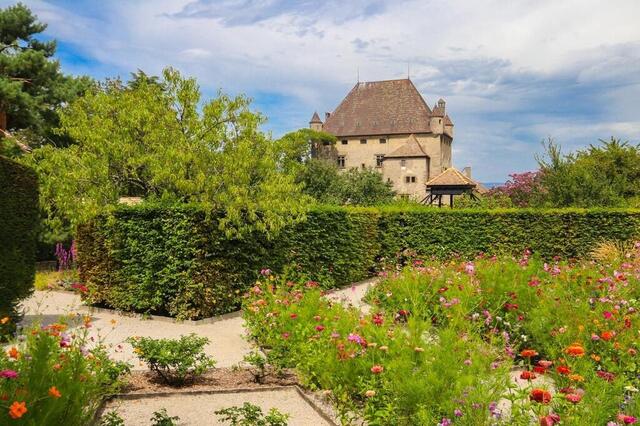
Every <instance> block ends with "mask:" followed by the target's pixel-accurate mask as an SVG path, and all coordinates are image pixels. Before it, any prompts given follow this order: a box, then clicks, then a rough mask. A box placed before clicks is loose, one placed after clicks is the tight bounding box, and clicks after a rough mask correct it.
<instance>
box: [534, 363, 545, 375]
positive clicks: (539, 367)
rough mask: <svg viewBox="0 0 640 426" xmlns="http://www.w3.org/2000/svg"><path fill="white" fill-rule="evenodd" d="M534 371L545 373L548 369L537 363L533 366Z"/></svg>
mask: <svg viewBox="0 0 640 426" xmlns="http://www.w3.org/2000/svg"><path fill="white" fill-rule="evenodd" d="M533 372H534V373H538V374H545V373H546V372H547V369H546V368H544V367H543V366H541V365H536V366H535V367H533Z"/></svg>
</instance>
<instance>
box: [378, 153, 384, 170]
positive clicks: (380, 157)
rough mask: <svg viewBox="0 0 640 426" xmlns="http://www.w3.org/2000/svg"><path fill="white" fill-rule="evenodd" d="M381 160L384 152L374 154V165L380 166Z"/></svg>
mask: <svg viewBox="0 0 640 426" xmlns="http://www.w3.org/2000/svg"><path fill="white" fill-rule="evenodd" d="M383 160H384V154H376V167H382V161H383Z"/></svg>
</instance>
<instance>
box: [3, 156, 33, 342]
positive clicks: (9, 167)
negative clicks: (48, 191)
mask: <svg viewBox="0 0 640 426" xmlns="http://www.w3.org/2000/svg"><path fill="white" fill-rule="evenodd" d="M38 218H39V211H38V179H37V177H36V174H35V172H34V171H33V170H31V169H30V168H28V167H25V166H23V165H21V164H18V163H16V162H15V161H12V160H10V159H8V158H5V157H2V156H0V318H4V317H7V316H9V317H12V318H16V317H17V316H18V315H17V311H16V305H17V303H18V302H19V301H20V300H22V299H24V298H25V297H27V296H29V294H30V292H31V291H32V289H33V281H34V277H35V265H36V263H35V262H36V238H37V226H38ZM13 323H14V322H13V321H12V322H11V324H13ZM0 328H6V327H0ZM0 334H2V333H0Z"/></svg>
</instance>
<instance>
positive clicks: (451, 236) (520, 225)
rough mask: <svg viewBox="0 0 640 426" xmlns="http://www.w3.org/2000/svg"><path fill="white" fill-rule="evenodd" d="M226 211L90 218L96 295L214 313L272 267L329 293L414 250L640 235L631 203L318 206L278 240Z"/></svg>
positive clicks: (85, 250) (521, 246)
mask: <svg viewBox="0 0 640 426" xmlns="http://www.w3.org/2000/svg"><path fill="white" fill-rule="evenodd" d="M221 215H222V213H212V212H207V211H205V210H204V209H203V208H202V207H199V206H197V205H189V206H180V207H162V206H154V205H140V206H135V207H121V208H119V209H117V210H116V211H115V212H114V213H113V214H112V215H102V216H99V217H97V218H96V219H95V220H93V221H91V222H89V223H87V224H85V225H84V226H83V227H81V229H80V232H79V233H78V235H77V244H78V264H79V268H80V273H81V280H82V281H83V282H84V284H85V285H86V286H87V288H88V290H89V291H88V294H87V295H86V296H85V297H86V298H87V300H88V301H89V302H92V303H98V304H105V305H108V306H111V307H114V308H116V309H122V310H125V311H138V312H149V313H156V314H168V315H171V316H176V317H178V318H203V317H209V316H213V315H218V314H222V313H226V312H230V311H232V310H235V309H237V308H238V307H239V305H240V295H241V294H242V293H243V292H244V291H246V289H247V288H249V286H251V284H252V283H253V282H254V281H255V280H256V278H258V271H260V270H261V269H265V268H268V269H270V270H272V271H274V272H275V273H279V274H284V275H286V277H287V278H289V279H291V280H294V281H303V280H312V281H317V282H319V283H321V285H322V287H323V288H325V289H327V288H331V287H336V286H341V285H345V284H348V283H352V282H356V281H359V280H362V279H364V278H367V277H369V276H371V275H372V274H373V273H374V272H375V271H376V269H377V268H379V267H380V265H384V264H395V263H398V262H402V261H404V260H405V258H410V257H413V256H421V257H432V256H433V257H438V258H450V257H452V256H454V255H456V254H457V255H461V256H463V257H466V258H472V257H473V256H475V255H476V254H478V253H481V252H482V253H487V254H501V253H508V254H515V253H522V252H523V251H524V250H526V249H531V250H532V251H534V252H535V253H537V254H538V255H540V256H541V257H544V258H552V257H553V256H562V257H565V258H570V257H582V256H585V255H588V254H589V252H590V251H591V248H592V247H593V246H594V245H595V244H596V243H598V242H600V241H602V240H619V241H624V240H629V239H631V238H633V237H635V236H638V235H639V234H640V210H623V209H613V210H605V209H594V210H581V209H567V210H534V209H518V210H516V209H512V210H448V209H435V208H430V207H424V206H401V207H398V206H395V207H384V208H377V209H374V208H345V207H316V208H314V209H313V210H312V211H310V212H309V213H308V215H307V220H306V221H305V222H303V223H300V224H297V225H295V226H292V227H289V228H285V229H284V230H283V231H282V232H281V233H280V234H279V235H278V236H277V237H275V238H273V239H267V238H266V236H265V235H264V234H261V233H259V232H254V233H253V234H251V235H249V236H245V237H244V238H242V239H236V238H231V239H230V238H227V237H226V236H225V235H224V234H223V233H222V232H220V231H219V226H218V225H219V217H220V216H221Z"/></svg>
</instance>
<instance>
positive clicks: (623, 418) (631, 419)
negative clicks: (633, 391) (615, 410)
mask: <svg viewBox="0 0 640 426" xmlns="http://www.w3.org/2000/svg"><path fill="white" fill-rule="evenodd" d="M618 420H619V421H621V422H622V423H624V424H625V425H632V424H634V423H635V422H637V421H638V419H636V418H635V417H633V416H627V415H626V414H622V413H620V414H618Z"/></svg>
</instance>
